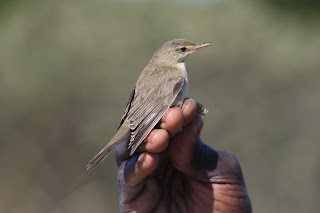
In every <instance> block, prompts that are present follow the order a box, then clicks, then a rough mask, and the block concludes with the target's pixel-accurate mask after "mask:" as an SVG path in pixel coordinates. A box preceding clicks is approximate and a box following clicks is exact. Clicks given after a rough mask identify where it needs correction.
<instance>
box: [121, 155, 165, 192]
mask: <svg viewBox="0 0 320 213" xmlns="http://www.w3.org/2000/svg"><path fill="white" fill-rule="evenodd" d="M158 162H159V156H158V155H157V154H154V153H147V152H144V153H141V154H140V155H135V156H133V157H131V158H130V159H129V160H128V161H124V162H123V163H122V165H121V167H120V168H119V172H120V173H121V172H123V181H124V184H125V187H128V188H135V187H136V186H137V185H139V184H140V183H142V182H143V181H144V180H145V178H146V177H147V176H149V175H150V174H151V173H152V172H153V171H154V170H155V169H156V168H157V165H158ZM119 175H120V174H119Z"/></svg>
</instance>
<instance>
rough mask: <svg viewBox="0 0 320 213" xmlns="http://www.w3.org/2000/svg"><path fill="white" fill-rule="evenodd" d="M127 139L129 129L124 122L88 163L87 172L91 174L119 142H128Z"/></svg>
mask: <svg viewBox="0 0 320 213" xmlns="http://www.w3.org/2000/svg"><path fill="white" fill-rule="evenodd" d="M129 137H130V127H129V125H127V124H126V122H124V123H123V124H122V125H121V127H120V128H119V129H118V131H117V133H116V134H115V136H114V137H113V138H112V139H111V141H110V142H109V143H108V144H107V145H106V146H105V147H103V149H102V150H101V151H100V152H99V153H98V154H97V155H96V156H94V158H92V160H91V161H89V163H88V165H87V170H89V171H90V172H91V171H92V170H93V169H94V168H95V167H96V166H98V165H99V164H100V163H101V162H102V161H103V160H104V159H105V158H106V157H107V156H108V155H109V154H110V153H111V151H112V150H113V148H114V147H116V146H117V145H118V144H120V143H121V142H123V141H126V140H128V139H129Z"/></svg>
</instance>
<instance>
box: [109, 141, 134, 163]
mask: <svg viewBox="0 0 320 213" xmlns="http://www.w3.org/2000/svg"><path fill="white" fill-rule="evenodd" d="M127 147H128V142H122V143H120V144H119V145H117V146H116V147H115V148H114V149H113V154H114V156H115V158H116V161H117V164H118V167H119V166H120V165H121V162H122V161H124V160H126V159H128V158H129V157H130V150H128V148H127Z"/></svg>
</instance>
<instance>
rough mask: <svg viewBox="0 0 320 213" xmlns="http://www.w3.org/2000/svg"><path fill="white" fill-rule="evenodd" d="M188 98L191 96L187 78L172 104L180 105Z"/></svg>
mask: <svg viewBox="0 0 320 213" xmlns="http://www.w3.org/2000/svg"><path fill="white" fill-rule="evenodd" d="M186 98H189V92H188V79H187V78H186V79H185V80H184V84H183V87H182V90H181V91H180V92H179V93H178V95H177V97H176V99H175V100H174V102H173V103H172V105H171V106H179V107H180V106H181V105H182V103H183V101H184V100H185V99H186Z"/></svg>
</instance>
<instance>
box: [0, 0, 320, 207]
mask: <svg viewBox="0 0 320 213" xmlns="http://www.w3.org/2000/svg"><path fill="white" fill-rule="evenodd" d="M319 8H320V7H319V3H317V2H316V1H311V0H309V1H287V0H281V1H280V0H279V1H275V0H269V1H268V0H259V1H253V0H246V1H236V0H233V1H232V0H228V1H222V0H221V1H214V2H211V1H197V3H195V2H193V1H186V2H184V1H141V0H140V1H130V0H127V1H106V0H92V1H84V0H77V1H76V0H64V1H61V0H57V1H49V0H43V1H39V0H30V1H22V0H15V1H12V0H11V1H4V0H2V1H0V98H1V102H0V103H1V111H0V125H1V128H0V167H1V172H0V203H1V204H0V212H8V213H20V212H24V213H43V212H49V213H62V212H77V213H82V212H83V213H84V212H97V213H98V212H101V213H102V212H118V211H119V209H118V192H117V179H116V174H117V166H116V163H115V161H114V159H113V157H112V156H111V157H109V158H107V159H106V160H105V162H104V163H103V164H102V165H101V166H100V167H99V168H98V169H96V170H95V171H94V172H92V173H90V174H88V173H87V171H86V164H87V162H88V161H89V160H90V159H91V158H92V157H93V156H94V155H95V154H96V153H97V152H98V151H99V150H100V149H101V148H102V147H103V146H104V145H105V144H106V142H107V141H108V140H109V139H110V138H111V137H112V136H113V134H114V132H115V131H116V128H117V125H118V123H119V120H120V118H121V116H122V113H123V111H124V108H125V104H126V102H127V98H128V97H129V94H130V92H131V90H132V88H133V86H134V84H135V82H136V80H137V78H138V76H139V74H140V72H141V71H142V69H143V68H144V66H145V65H146V64H147V63H148V61H149V59H150V58H151V56H152V53H153V52H154V50H155V49H157V48H158V47H159V46H160V45H162V44H163V43H164V42H166V41H168V40H171V39H174V38H185V39H189V40H192V41H195V42H206V41H212V42H215V45H214V47H211V48H207V49H203V50H201V51H199V52H197V53H196V54H194V55H192V56H191V57H190V58H189V60H188V63H187V68H188V72H189V79H190V89H189V90H190V97H192V98H194V99H195V100H197V101H199V102H201V103H203V104H204V105H205V106H206V108H207V109H209V111H210V112H209V114H208V115H206V117H205V126H204V129H203V133H202V138H203V140H204V141H205V142H206V143H208V144H210V145H211V146H212V147H214V148H215V149H218V150H231V151H233V152H235V153H236V155H237V156H238V157H239V159H240V162H241V165H242V168H243V173H244V176H245V180H246V185H247V188H248V191H249V194H250V197H251V201H252V205H253V210H254V212H282V213H287V212H316V211H318V202H319V201H318V200H319V197H320V184H319V180H320V170H319V167H320V154H319V148H320V145H319V136H320V133H319V130H320V129H319V128H320V83H319V80H320V78H319V77H320V74H319V67H320V60H319V59H320V27H319V26H320V25H319V20H320V12H319V11H320V10H319Z"/></svg>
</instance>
